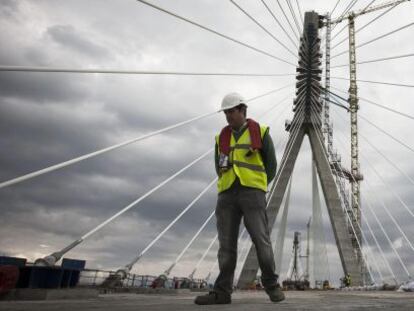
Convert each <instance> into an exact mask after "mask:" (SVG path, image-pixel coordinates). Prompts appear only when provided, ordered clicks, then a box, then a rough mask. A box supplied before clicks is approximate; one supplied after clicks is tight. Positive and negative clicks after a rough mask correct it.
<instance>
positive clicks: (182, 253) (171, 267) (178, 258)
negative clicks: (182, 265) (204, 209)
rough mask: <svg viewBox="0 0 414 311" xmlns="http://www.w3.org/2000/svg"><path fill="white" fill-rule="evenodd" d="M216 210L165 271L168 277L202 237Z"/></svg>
mask: <svg viewBox="0 0 414 311" xmlns="http://www.w3.org/2000/svg"><path fill="white" fill-rule="evenodd" d="M215 212H216V211H215V209H214V210H213V211H212V212H211V214H210V216H208V217H207V219H206V220H205V221H204V223H203V224H202V225H201V227H200V228H199V229H198V231H197V232H196V234H195V235H194V236H193V237H192V238H191V240H190V241H189V242H188V243H187V245H186V246H185V247H184V249H183V250H182V251H181V253H180V254H179V255H178V256H177V258H176V259H175V261H174V262H173V264H172V265H171V266H170V267H169V268H168V269H167V270H166V271H165V274H166V275H169V274H170V273H171V270H172V269H173V268H174V266H175V265H176V264H177V263H178V262H179V261H180V259H181V257H183V255H184V254H185V252H186V251H187V250H188V249H189V248H190V246H191V245H192V244H193V242H194V241H195V239H197V237H198V236H199V235H200V233H201V231H203V229H204V228H205V226H207V224H208V223H209V221H210V220H211V218H212V217H213V216H214V215H215Z"/></svg>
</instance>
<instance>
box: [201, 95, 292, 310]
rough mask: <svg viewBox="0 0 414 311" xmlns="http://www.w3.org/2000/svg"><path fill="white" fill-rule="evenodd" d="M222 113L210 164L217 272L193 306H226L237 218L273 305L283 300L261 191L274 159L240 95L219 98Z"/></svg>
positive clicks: (271, 172)
mask: <svg viewBox="0 0 414 311" xmlns="http://www.w3.org/2000/svg"><path fill="white" fill-rule="evenodd" d="M221 110H222V111H224V114H225V116H226V120H227V123H228V125H227V126H226V127H224V128H223V129H222V130H221V132H220V134H219V135H217V136H216V147H215V149H216V152H215V164H216V172H217V174H218V176H219V179H218V183H217V187H218V199H217V206H216V219H217V231H218V239H219V243H220V248H219V251H218V261H219V268H220V273H219V275H218V277H217V279H216V282H215V284H214V288H213V291H211V292H209V294H207V295H204V296H197V297H196V299H195V303H196V304H200V305H207V304H228V303H231V294H232V287H233V278H234V270H235V268H236V262H237V240H238V234H239V227H240V222H241V219H242V217H244V224H245V227H246V229H247V231H248V232H249V234H250V237H251V239H252V241H253V243H254V245H255V247H256V251H257V257H258V261H259V266H260V269H261V271H262V277H261V280H262V284H263V286H264V288H265V291H266V293H267V294H268V295H269V298H270V299H271V300H272V301H273V302H278V301H282V300H283V299H285V296H284V294H283V292H282V291H281V289H280V286H279V284H278V283H277V278H278V276H277V275H276V274H275V263H274V256H273V250H272V245H271V242H270V236H269V226H268V221H267V215H266V197H265V194H266V191H267V186H268V183H270V181H272V179H273V178H274V176H275V174H276V157H275V150H274V146H273V142H272V139H271V137H270V134H269V128H268V127H266V126H263V125H259V124H258V123H257V122H255V121H254V120H252V119H247V118H246V111H247V105H246V101H245V100H244V99H243V97H242V96H241V95H239V94H237V93H231V94H228V95H226V96H225V97H224V99H223V101H222V104H221Z"/></svg>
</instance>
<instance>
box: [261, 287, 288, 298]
mask: <svg viewBox="0 0 414 311" xmlns="http://www.w3.org/2000/svg"><path fill="white" fill-rule="evenodd" d="M265 291H266V294H267V295H268V296H269V298H270V300H271V301H273V302H279V301H282V300H285V294H283V292H282V289H281V288H280V285H279V284H277V285H276V286H273V287H269V288H266V289H265Z"/></svg>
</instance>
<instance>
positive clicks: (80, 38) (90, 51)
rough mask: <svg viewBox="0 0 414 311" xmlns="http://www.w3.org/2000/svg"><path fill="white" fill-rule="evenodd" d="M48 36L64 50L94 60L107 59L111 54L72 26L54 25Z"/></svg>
mask: <svg viewBox="0 0 414 311" xmlns="http://www.w3.org/2000/svg"><path fill="white" fill-rule="evenodd" d="M45 35H46V36H50V38H51V39H52V40H54V41H55V42H56V43H58V44H60V45H61V46H62V48H64V49H71V50H73V51H75V52H78V53H80V54H83V55H85V56H89V57H93V58H107V57H109V56H110V55H109V52H108V51H107V50H106V49H105V48H104V47H102V46H99V45H97V44H95V43H93V41H92V40H91V39H92V38H91V37H89V38H88V37H87V36H86V35H85V34H82V33H80V32H79V31H78V30H77V29H75V27H73V26H72V25H54V26H51V27H48V28H47V31H46V33H45Z"/></svg>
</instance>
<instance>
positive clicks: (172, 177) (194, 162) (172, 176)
mask: <svg viewBox="0 0 414 311" xmlns="http://www.w3.org/2000/svg"><path fill="white" fill-rule="evenodd" d="M212 151H213V148H210V149H209V150H207V151H206V152H204V153H203V154H202V155H201V156H199V157H198V158H197V159H195V160H193V161H192V162H191V163H190V164H188V165H186V166H184V167H183V168H182V169H180V170H179V171H178V172H176V173H175V174H173V175H171V176H170V177H168V178H167V179H165V180H164V181H163V182H162V183H160V184H159V185H157V186H156V187H154V188H152V189H151V190H150V191H148V192H147V193H145V194H144V195H142V196H141V197H139V198H138V199H136V200H135V201H134V202H132V203H131V204H129V205H128V206H126V207H124V208H123V209H122V210H120V211H119V212H118V213H116V214H115V215H113V216H112V217H110V218H108V219H107V220H105V221H104V222H103V223H101V224H100V225H99V226H97V227H96V228H94V229H92V230H91V231H89V232H88V233H86V234H84V235H83V236H82V238H81V239H82V240H84V239H86V238H88V237H89V236H90V235H92V234H94V233H95V232H96V231H98V230H99V229H101V228H102V227H103V226H105V225H106V224H108V223H110V222H111V221H112V220H114V219H115V218H117V217H119V216H120V215H122V214H123V213H125V212H126V211H127V210H129V209H130V208H132V207H134V206H135V205H136V204H138V203H139V202H141V201H142V200H143V199H145V198H146V197H148V196H149V195H151V194H152V193H154V192H155V191H157V190H158V189H160V188H161V187H162V186H164V185H165V184H167V183H168V182H170V181H171V180H173V179H174V178H175V177H177V176H178V175H180V174H181V173H183V172H184V171H186V170H187V169H188V168H190V167H191V166H193V165H194V164H196V163H197V162H199V161H200V160H202V159H203V158H205V157H206V156H207V155H209V154H210V153H211V152H212Z"/></svg>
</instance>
